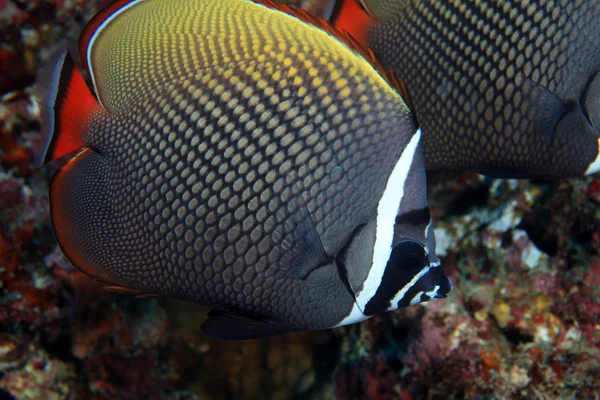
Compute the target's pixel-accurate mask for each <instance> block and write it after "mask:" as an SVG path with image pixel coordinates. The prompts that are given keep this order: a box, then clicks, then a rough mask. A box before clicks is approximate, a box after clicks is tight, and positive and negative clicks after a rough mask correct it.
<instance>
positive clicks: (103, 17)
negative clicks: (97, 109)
mask: <svg viewBox="0 0 600 400" xmlns="http://www.w3.org/2000/svg"><path fill="white" fill-rule="evenodd" d="M142 1H144V0H115V1H113V2H111V3H110V4H109V5H107V6H106V7H104V8H103V9H102V10H100V11H98V12H97V13H96V14H95V15H94V16H93V17H92V19H90V20H89V21H88V23H87V24H86V25H85V27H84V28H83V30H82V31H81V34H80V35H79V42H78V48H79V57H80V58H81V63H82V65H83V66H84V68H85V70H86V72H87V73H88V76H89V77H90V79H91V80H92V83H93V85H94V92H95V94H96V98H97V99H98V101H99V102H100V104H101V105H103V104H102V99H101V98H100V94H99V91H98V88H97V87H96V82H95V81H94V74H93V71H91V70H90V63H89V49H90V47H91V46H92V45H93V43H94V38H95V37H96V33H98V32H99V30H100V29H102V27H103V26H104V25H105V24H107V23H108V22H110V20H111V19H113V18H114V17H115V16H116V15H118V14H119V13H120V12H122V11H124V10H125V9H127V8H128V7H130V6H132V5H133V4H134V3H138V2H142ZM103 106H104V105H103Z"/></svg>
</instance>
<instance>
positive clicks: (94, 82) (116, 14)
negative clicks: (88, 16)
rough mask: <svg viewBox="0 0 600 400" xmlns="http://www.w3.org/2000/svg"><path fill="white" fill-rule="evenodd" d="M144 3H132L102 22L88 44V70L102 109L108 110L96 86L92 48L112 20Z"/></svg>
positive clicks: (86, 54) (137, 0) (141, 0)
mask: <svg viewBox="0 0 600 400" xmlns="http://www.w3.org/2000/svg"><path fill="white" fill-rule="evenodd" d="M143 1H145V0H135V1H132V2H131V3H129V4H127V5H126V6H124V7H121V8H119V10H118V11H117V12H115V13H114V14H113V15H111V16H110V17H109V18H107V19H106V20H105V21H104V22H102V24H100V25H99V26H98V28H97V29H96V31H95V32H94V34H93V35H92V37H91V38H90V43H89V44H88V47H87V49H86V51H85V58H86V60H87V65H88V70H89V72H90V78H91V79H92V85H93V86H94V93H95V94H96V98H97V99H98V103H100V105H101V106H102V108H106V107H105V106H104V102H103V101H102V97H101V96H100V91H99V90H98V85H97V84H96V74H94V66H93V65H92V48H93V47H94V42H95V41H96V38H97V37H98V34H99V33H100V32H101V31H102V29H104V28H105V27H106V26H107V25H108V24H110V23H111V21H112V20H114V19H115V18H117V17H118V16H119V15H121V13H123V12H125V11H127V10H128V9H129V8H131V7H133V6H135V5H138V4H139V3H141V2H143Z"/></svg>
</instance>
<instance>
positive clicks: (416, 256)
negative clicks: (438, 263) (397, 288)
mask: <svg viewBox="0 0 600 400" xmlns="http://www.w3.org/2000/svg"><path fill="white" fill-rule="evenodd" d="M427 263H428V258H427V253H426V252H425V247H424V246H423V245H422V244H421V243H419V242H416V241H414V240H403V241H401V242H400V243H398V244H396V245H395V246H394V248H393V249H392V254H391V255H390V259H389V261H388V267H398V268H402V269H404V270H410V271H419V270H421V269H422V268H424V267H425V265H427Z"/></svg>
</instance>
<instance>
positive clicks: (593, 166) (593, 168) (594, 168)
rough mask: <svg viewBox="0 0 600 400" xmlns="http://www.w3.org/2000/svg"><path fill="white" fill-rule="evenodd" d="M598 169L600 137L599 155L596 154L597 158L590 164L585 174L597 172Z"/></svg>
mask: <svg viewBox="0 0 600 400" xmlns="http://www.w3.org/2000/svg"><path fill="white" fill-rule="evenodd" d="M598 171H600V139H598V156H596V160H594V162H593V163H591V164H590V166H589V167H588V169H587V170H586V171H585V174H586V175H590V174H595V173H596V172H598Z"/></svg>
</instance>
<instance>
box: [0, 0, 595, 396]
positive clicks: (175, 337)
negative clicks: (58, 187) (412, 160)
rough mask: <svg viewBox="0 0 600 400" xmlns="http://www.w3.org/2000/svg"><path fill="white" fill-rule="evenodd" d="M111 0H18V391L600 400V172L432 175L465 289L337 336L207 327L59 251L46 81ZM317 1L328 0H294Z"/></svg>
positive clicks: (442, 228)
mask: <svg viewBox="0 0 600 400" xmlns="http://www.w3.org/2000/svg"><path fill="white" fill-rule="evenodd" d="M106 3H107V1H100V0H93V1H92V0H89V1H86V0H44V1H42V0H39V1H38V0H22V1H20V0H0V400H4V399H171V400H175V399H181V400H183V399H379V400H385V399H402V400H411V399H415V400H416V399H463V398H466V399H575V398H577V399H600V257H599V254H598V253H599V250H598V249H599V247H600V246H599V245H600V180H598V179H595V178H593V177H586V178H579V179H570V180H559V181H550V182H544V181H536V182H532V181H528V180H523V181H517V180H493V179H490V178H485V177H482V176H481V175H478V174H471V173H466V174H460V175H452V174H446V173H436V174H430V176H429V180H430V182H429V184H430V188H429V202H430V206H431V211H432V215H433V216H434V219H435V223H436V230H435V232H436V238H437V251H438V254H439V255H440V256H441V257H442V264H443V266H444V269H445V271H446V272H447V273H448V275H449V276H450V278H451V279H452V281H453V282H454V285H455V288H454V290H453V292H451V294H450V296H449V297H448V299H446V300H443V301H438V302H433V303H429V304H425V305H417V306H413V307H410V308H407V309H403V310H399V311H395V312H392V313H388V314H385V315H381V316H376V317H374V318H372V319H370V320H368V321H366V322H364V323H361V324H356V325H352V326H349V327H345V328H339V329H335V330H333V331H324V332H309V333H299V334H289V335H284V336H276V337H271V338H265V339H260V340H253V341H245V342H226V341H222V340H218V339H211V338H207V337H205V336H204V335H203V334H202V333H201V331H200V325H201V324H202V322H203V321H204V320H205V318H206V314H207V311H208V309H207V308H205V307H202V306H199V305H197V304H194V303H189V302H183V301H176V300H168V299H151V300H150V299H145V300H142V299H135V298H133V297H129V296H126V295H118V294H114V293H109V292H106V291H104V290H102V289H101V287H100V285H99V284H97V283H95V282H94V281H92V280H90V279H88V278H87V277H86V276H84V275H83V274H81V273H79V272H77V271H76V270H75V269H74V268H73V267H72V266H71V265H70V264H69V263H68V262H67V261H66V260H65V259H64V258H63V256H62V255H61V253H60V250H58V248H57V245H56V242H55V240H54V237H53V235H52V231H51V228H50V221H49V216H48V202H47V194H46V192H47V182H48V180H49V177H50V176H51V172H52V171H50V170H47V169H44V170H36V169H35V168H34V167H33V166H32V163H31V151H32V150H31V149H32V144H33V142H34V141H35V140H36V139H37V138H38V137H39V129H40V123H39V109H38V107H37V105H36V104H35V102H34V101H33V93H34V91H35V85H34V84H35V75H36V73H37V69H38V65H39V64H40V62H42V61H43V60H44V57H45V54H46V52H47V51H48V50H49V49H51V48H52V47H53V46H55V45H56V43H58V42H59V41H60V40H64V39H67V40H73V38H74V37H76V36H75V35H76V34H77V33H78V30H79V29H80V28H81V26H82V25H83V24H84V23H85V21H86V20H87V19H88V18H90V17H91V16H92V15H93V14H94V12H95V11H96V10H97V9H98V8H99V7H101V6H103V5H105V4H106ZM288 3H293V4H294V5H297V6H303V7H305V8H307V9H308V10H309V11H315V12H318V11H319V9H318V8H319V7H323V3H322V2H320V1H319V0H314V1H293V2H292V1H288Z"/></svg>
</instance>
